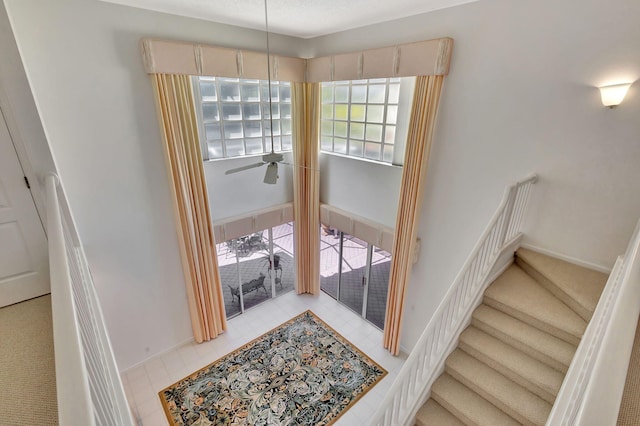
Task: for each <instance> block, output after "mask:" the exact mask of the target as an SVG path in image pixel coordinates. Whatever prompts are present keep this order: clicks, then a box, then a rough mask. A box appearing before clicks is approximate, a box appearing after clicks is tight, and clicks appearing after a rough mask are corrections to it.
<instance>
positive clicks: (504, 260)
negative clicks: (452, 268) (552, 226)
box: [409, 234, 522, 424]
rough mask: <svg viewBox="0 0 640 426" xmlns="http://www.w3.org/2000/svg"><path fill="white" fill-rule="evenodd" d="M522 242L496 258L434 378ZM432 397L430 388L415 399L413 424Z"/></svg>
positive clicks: (448, 346)
mask: <svg viewBox="0 0 640 426" xmlns="http://www.w3.org/2000/svg"><path fill="white" fill-rule="evenodd" d="M520 241H522V234H520V235H518V236H517V237H516V238H514V239H513V240H512V242H511V243H510V244H509V245H507V246H505V247H504V248H503V249H502V250H501V251H500V254H499V255H498V257H497V258H496V261H495V263H494V265H493V267H492V268H491V270H492V271H495V272H494V273H493V274H491V275H489V277H488V278H487V279H486V280H485V282H484V284H483V285H482V291H479V292H478V294H477V295H476V297H475V299H474V300H473V303H472V304H470V305H469V308H468V309H467V310H466V311H465V313H464V316H463V317H464V320H463V321H462V322H461V323H460V325H459V326H458V328H457V329H456V332H455V333H454V334H453V335H454V336H455V338H454V339H451V341H450V342H449V344H448V345H447V349H446V350H445V351H444V355H443V356H442V357H441V358H440V360H439V362H438V364H437V366H436V367H435V368H434V372H435V374H434V377H440V375H441V374H442V373H444V370H445V363H446V362H447V358H448V357H449V355H451V353H452V352H453V351H454V350H456V348H457V347H458V343H459V338H460V335H461V334H462V332H463V331H464V330H465V329H466V328H467V327H469V325H470V324H471V320H472V316H473V312H474V311H475V310H476V309H477V308H478V306H480V305H481V304H482V299H483V298H484V292H485V290H486V289H487V287H489V285H491V283H493V282H494V281H495V280H496V279H497V278H498V277H499V276H500V275H502V273H503V272H504V271H506V270H507V268H509V266H511V265H513V260H514V258H513V253H514V252H515V251H516V250H517V249H518V247H519V246H520ZM430 396H431V387H430V386H429V387H426V388H424V389H423V390H422V393H421V395H420V398H416V399H415V403H414V406H413V408H412V409H411V411H410V415H409V418H410V419H413V420H414V421H413V423H412V424H415V418H416V415H417V414H418V410H419V409H420V407H422V405H423V404H424V403H425V402H426V401H427V399H429V397H430Z"/></svg>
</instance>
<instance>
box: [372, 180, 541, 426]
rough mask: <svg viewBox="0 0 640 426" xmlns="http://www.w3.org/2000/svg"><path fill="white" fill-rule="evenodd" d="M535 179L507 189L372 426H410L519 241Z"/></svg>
mask: <svg viewBox="0 0 640 426" xmlns="http://www.w3.org/2000/svg"><path fill="white" fill-rule="evenodd" d="M536 180H537V177H536V176H535V175H532V176H530V177H528V178H526V179H524V180H522V181H520V182H517V183H516V184H514V185H512V186H510V187H509V188H508V189H507V191H506V193H505V196H504V198H503V200H502V202H501V204H500V207H499V208H498V210H497V211H496V213H495V214H494V216H493V218H492V219H491V222H489V226H488V227H487V228H486V230H485V231H484V233H483V234H482V236H481V237H480V240H479V241H478V243H477V244H476V246H475V248H474V249H473V251H472V252H471V255H470V256H469V258H468V259H467V261H466V262H465V264H464V266H463V267H462V269H461V271H460V273H459V274H458V276H457V277H456V279H455V280H454V282H453V285H452V286H451V288H450V289H449V291H448V292H447V294H446V295H445V297H444V299H443V301H442V302H441V303H440V305H439V306H438V309H437V310H436V313H435V314H434V315H433V317H432V318H431V321H429V324H428V325H427V327H426V328H425V330H424V332H423V333H422V335H421V336H420V339H418V342H417V343H416V345H415V347H414V349H413V350H412V351H411V354H410V355H409V357H408V358H407V361H406V362H405V363H404V365H403V367H402V369H401V370H400V373H399V374H398V377H397V378H396V380H395V382H394V383H393V385H392V386H391V388H390V389H389V391H388V392H387V395H386V397H385V399H384V401H383V403H382V404H381V406H380V408H379V409H378V411H377V412H376V414H375V415H374V417H373V421H372V423H371V424H372V425H388V426H400V425H409V424H413V423H411V422H412V421H413V420H414V419H415V415H416V412H417V411H418V409H419V408H420V405H422V404H423V403H424V402H425V400H426V399H427V397H428V395H429V391H430V389H431V385H432V384H433V382H434V381H435V380H436V379H437V377H438V375H439V374H440V373H441V369H442V366H443V365H444V360H445V359H446V357H447V356H448V355H449V353H450V352H451V350H453V348H454V346H453V344H454V343H455V341H456V339H457V337H458V335H459V334H460V332H461V331H462V330H461V329H462V326H464V325H465V323H466V322H467V321H468V318H469V315H470V312H471V311H472V308H474V307H475V305H477V304H478V303H479V302H480V300H481V299H480V296H481V295H482V293H483V292H484V290H485V288H486V286H487V285H488V284H489V283H488V282H487V281H488V279H489V278H490V274H491V272H492V270H493V268H494V265H495V264H496V262H497V261H498V259H499V258H500V255H501V253H502V252H503V249H504V248H506V247H509V246H511V245H512V243H513V241H514V240H516V239H517V238H519V236H520V226H521V224H522V219H523V217H524V213H525V209H526V205H527V200H528V198H529V193H530V191H531V187H532V185H533V184H534V183H535V182H536Z"/></svg>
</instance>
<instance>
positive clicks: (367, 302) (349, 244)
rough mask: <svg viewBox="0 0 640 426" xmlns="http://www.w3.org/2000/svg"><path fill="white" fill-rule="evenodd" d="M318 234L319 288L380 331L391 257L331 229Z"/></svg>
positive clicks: (325, 229) (382, 325)
mask: <svg viewBox="0 0 640 426" xmlns="http://www.w3.org/2000/svg"><path fill="white" fill-rule="evenodd" d="M320 232H321V235H320V244H321V246H320V288H321V289H322V290H323V291H324V292H325V293H327V294H328V295H329V296H331V297H333V298H334V299H336V300H338V301H339V302H340V303H343V304H344V305H346V306H348V307H349V308H350V309H352V310H353V311H354V312H356V313H357V314H358V315H361V316H362V317H363V318H365V319H367V320H368V321H370V322H372V323H373V324H374V325H376V326H377V327H379V328H381V329H382V328H384V317H385V312H386V304H387V293H388V289H389V272H390V265H391V255H390V254H389V253H387V252H386V251H384V250H382V249H380V248H378V247H375V246H374V245H372V244H368V243H367V242H365V241H362V240H360V239H358V238H356V237H354V236H353V235H349V234H347V233H344V232H340V231H339V230H337V229H335V228H330V227H328V226H324V225H323V226H322V227H321V230H320Z"/></svg>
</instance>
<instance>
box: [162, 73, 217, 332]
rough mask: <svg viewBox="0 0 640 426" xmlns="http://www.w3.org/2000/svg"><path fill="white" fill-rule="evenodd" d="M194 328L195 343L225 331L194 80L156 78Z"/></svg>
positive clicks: (165, 151) (165, 148) (165, 149)
mask: <svg viewBox="0 0 640 426" xmlns="http://www.w3.org/2000/svg"><path fill="white" fill-rule="evenodd" d="M152 80H153V85H154V89H155V90H154V92H155V98H156V106H157V110H158V117H159V121H160V126H161V131H162V136H163V142H164V144H163V147H164V153H165V159H166V163H167V171H168V174H169V182H170V185H171V192H172V199H173V208H174V213H175V217H176V229H177V232H178V243H179V245H180V256H181V259H182V268H183V271H184V278H185V284H186V293H187V301H188V305H189V313H190V317H191V326H192V329H193V335H194V338H195V340H196V342H198V343H201V342H203V341H207V340H211V339H213V338H215V337H216V336H217V335H218V334H220V333H221V332H222V331H224V330H225V329H226V327H227V322H226V316H225V310H224V301H223V296H222V287H221V286H220V277H219V273H218V262H217V258H216V255H215V247H214V238H213V226H212V224H211V215H210V211H209V204H208V197H207V189H206V183H205V177H204V167H203V162H202V152H201V150H200V142H199V139H198V125H197V122H196V111H195V102H194V99H193V88H192V87H191V78H190V77H189V76H187V75H171V74H154V75H152Z"/></svg>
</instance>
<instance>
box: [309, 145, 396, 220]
mask: <svg viewBox="0 0 640 426" xmlns="http://www.w3.org/2000/svg"><path fill="white" fill-rule="evenodd" d="M401 179H402V168H401V167H396V166H390V165H388V164H379V163H374V162H371V161H364V160H356V159H353V158H348V157H342V156H339V155H332V154H326V153H321V154H320V201H321V202H323V203H327V204H330V205H332V206H334V207H338V208H340V209H342V210H346V211H348V212H350V213H354V214H356V215H358V216H362V217H366V218H367V219H370V220H373V221H375V222H378V223H381V224H383V225H386V226H388V227H390V228H393V227H395V224H396V213H397V211H398V198H399V194H400V192H399V191H400V182H401Z"/></svg>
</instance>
